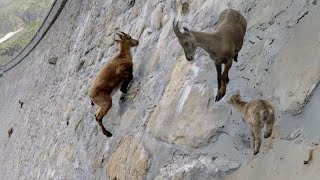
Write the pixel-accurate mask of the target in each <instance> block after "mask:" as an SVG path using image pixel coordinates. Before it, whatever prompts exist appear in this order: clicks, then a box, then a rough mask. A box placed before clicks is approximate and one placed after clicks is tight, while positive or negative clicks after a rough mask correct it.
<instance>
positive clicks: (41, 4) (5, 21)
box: [0, 0, 53, 64]
mask: <svg viewBox="0 0 320 180" xmlns="http://www.w3.org/2000/svg"><path fill="white" fill-rule="evenodd" d="M52 2H53V0H2V2H0V39H1V38H2V37H3V36H5V35H6V34H7V33H9V32H13V31H16V30H18V29H21V28H23V30H22V31H20V32H19V33H17V34H15V35H14V36H12V37H11V38H10V39H8V40H7V41H5V42H3V43H0V64H2V63H3V62H4V61H7V60H8V59H11V58H13V57H14V56H15V55H16V54H17V52H18V51H20V50H21V49H22V48H23V47H24V46H25V45H27V44H28V43H29V41H30V40H31V39H32V38H33V36H34V35H35V33H36V32H37V30H38V28H39V27H40V26H41V24H42V21H43V20H44V18H45V16H46V15H47V13H48V11H49V8H50V6H51V3H52Z"/></svg>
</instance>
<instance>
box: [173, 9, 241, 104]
mask: <svg viewBox="0 0 320 180" xmlns="http://www.w3.org/2000/svg"><path fill="white" fill-rule="evenodd" d="M246 28H247V21H246V19H245V18H244V17H243V16H242V15H241V14H240V13H239V12H238V11H236V10H233V9H227V10H224V11H223V12H222V13H221V15H220V17H219V20H218V22H217V24H216V26H215V29H214V31H213V32H211V33H209V32H198V31H191V30H189V29H188V28H186V27H183V29H184V32H183V33H182V32H180V30H179V22H176V23H175V20H174V21H173V31H174V33H175V34H176V36H177V37H178V40H179V43H180V45H181V46H182V48H183V50H184V53H185V56H186V58H187V60H188V61H192V60H193V59H194V55H195V52H196V48H197V47H198V46H200V47H202V48H203V49H204V50H205V51H206V52H208V54H209V56H210V58H211V59H212V60H214V62H215V66H216V71H217V79H218V94H217V96H216V99H215V101H219V100H220V99H221V98H222V97H223V96H224V95H225V94H226V89H227V84H228V82H229V75H228V73H229V69H230V68H231V65H232V60H233V59H234V61H236V62H237V61H238V60H237V59H238V53H239V51H240V49H241V47H242V44H243V38H244V35H245V32H246ZM222 64H225V66H224V71H223V73H222V75H221V65H222Z"/></svg>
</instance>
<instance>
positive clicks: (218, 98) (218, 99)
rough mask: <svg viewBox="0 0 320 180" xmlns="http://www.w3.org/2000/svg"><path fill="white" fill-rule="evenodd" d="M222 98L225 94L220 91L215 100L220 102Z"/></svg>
mask: <svg viewBox="0 0 320 180" xmlns="http://www.w3.org/2000/svg"><path fill="white" fill-rule="evenodd" d="M222 98H223V96H222V95H220V94H219V93H218V94H217V96H216V100H215V101H216V102H218V101H220V99H222Z"/></svg>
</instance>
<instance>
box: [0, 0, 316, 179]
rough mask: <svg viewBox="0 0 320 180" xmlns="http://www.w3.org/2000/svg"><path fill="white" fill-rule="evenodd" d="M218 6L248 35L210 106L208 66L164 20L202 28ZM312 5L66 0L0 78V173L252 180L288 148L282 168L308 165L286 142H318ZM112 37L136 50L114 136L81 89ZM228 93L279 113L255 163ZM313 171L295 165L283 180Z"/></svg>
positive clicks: (212, 79)
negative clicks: (122, 37)
mask: <svg viewBox="0 0 320 180" xmlns="http://www.w3.org/2000/svg"><path fill="white" fill-rule="evenodd" d="M59 2H60V3H61V2H62V0H61V1H59ZM226 8H234V9H237V10H239V11H240V12H241V13H242V14H243V15H244V16H245V17H246V18H247V20H248V29H247V33H246V36H245V42H244V46H243V49H242V50H241V51H240V54H239V59H238V60H239V62H238V63H234V64H233V67H232V68H231V70H230V83H229V85H228V90H227V95H226V97H225V98H223V99H222V100H221V101H220V102H214V101H213V99H214V97H215V93H216V91H217V89H216V87H217V84H216V72H215V69H214V64H213V62H212V60H211V59H210V58H209V56H208V55H207V54H206V53H205V52H204V51H203V50H202V49H200V48H199V49H198V50H197V53H196V56H195V59H196V60H195V61H193V62H188V61H186V60H185V58H184V54H183V51H182V48H181V47H180V45H179V43H178V41H177V39H176V37H175V36H174V33H173V31H172V21H173V19H174V18H177V19H179V20H180V22H181V23H182V24H183V25H184V26H187V27H188V28H190V29H193V30H201V31H211V30H212V29H213V26H214V24H215V22H216V21H217V19H218V16H219V14H220V13H221V12H222V11H223V10H224V9H226ZM319 10H320V7H319V3H318V2H317V1H315V0H313V1H309V0H301V1H294V0H283V1H267V0H248V1H244V0H236V1H235V0H227V1H223V2H222V1H205V0H199V1H188V0H183V1H171V0H168V1H155V0H149V1H145V0H144V1H129V2H125V1H116V0H107V1H105V0H104V1H102V0H92V1H80V0H68V1H67V2H66V4H65V6H64V8H63V9H62V11H61V14H60V15H59V16H58V17H57V20H56V21H55V22H54V23H53V24H52V26H50V28H49V30H48V32H47V33H46V34H45V36H44V37H43V38H39V40H40V42H39V43H34V44H33V45H34V47H35V48H29V49H28V48H27V49H26V51H25V52H23V53H22V54H24V55H27V56H26V58H24V59H23V57H22V56H21V57H18V58H17V59H16V60H15V61H20V60H22V61H21V63H20V64H18V65H17V66H15V67H14V68H12V69H11V70H8V71H6V72H4V73H3V74H2V77H0V92H1V93H0V120H1V121H0V122H1V126H0V127H1V131H0V143H1V144H2V145H3V146H1V151H0V153H1V156H0V174H1V175H2V177H3V179H108V178H115V177H117V178H120V179H123V178H125V179H140V178H141V179H220V178H223V176H226V175H227V176H226V177H225V178H231V179H237V177H244V176H243V175H248V176H247V177H248V179H255V177H256V176H255V174H250V173H248V172H247V171H245V170H242V169H247V168H250V165H251V163H255V162H256V161H257V162H260V161H261V162H263V161H265V160H264V159H267V161H268V163H267V164H266V165H265V166H264V164H263V163H262V164H261V166H260V167H257V168H261V169H262V170H263V169H265V168H270V167H272V166H273V165H274V164H275V165H276V164H277V163H279V161H278V160H274V158H275V157H277V154H279V153H281V154H286V153H287V152H288V151H289V153H288V155H287V156H286V157H288V161H284V162H283V163H284V164H281V167H285V166H286V165H288V164H290V163H292V160H294V158H296V159H299V160H300V159H306V158H305V153H304V151H303V153H302V151H300V150H295V149H296V148H295V147H297V148H299V147H301V148H310V147H313V146H315V144H316V143H318V141H319V137H320V133H319V131H318V128H317V127H319V125H320V123H319V119H318V118H319V116H318V115H319V112H318V107H319V103H318V102H319V98H320V93H319V92H320V91H319V87H318V86H316V84H318V82H319V74H318V72H317V71H318V70H319V60H318V59H317V55H318V52H319V43H318V42H319V39H318V38H316V37H317V32H319V31H318V29H317V28H318V25H317V23H315V20H316V19H317V17H318V16H319V15H318V14H317V12H319ZM56 12H57V11H56ZM52 16H54V14H53V15H52ZM47 27H48V26H44V27H43V28H47ZM117 30H122V31H124V32H127V33H129V34H130V35H132V37H133V38H137V39H139V41H140V44H139V46H138V47H136V48H134V49H133V50H132V54H133V61H134V81H133V83H132V84H131V86H130V89H129V94H130V95H128V96H125V100H124V101H123V100H120V97H121V96H122V94H121V93H120V92H119V93H117V94H115V95H114V97H113V107H112V109H111V110H110V111H109V113H108V114H107V116H106V117H105V118H104V121H103V123H104V124H105V126H106V127H107V129H109V130H110V131H111V132H112V133H113V135H114V136H113V137H112V138H106V137H105V136H104V135H103V134H102V133H101V132H100V129H98V126H97V123H96V122H95V120H94V111H95V108H93V107H92V106H91V105H90V100H89V98H88V96H87V92H88V88H89V86H90V83H91V81H92V79H93V77H94V76H95V74H96V73H97V72H98V71H99V69H100V68H101V66H102V65H103V64H105V63H107V62H108V59H109V58H110V57H112V56H113V54H114V53H115V52H116V51H117V47H116V45H115V44H114V43H113V41H112V39H113V36H114V32H115V31H117ZM40 31H44V29H40ZM300 42H303V43H305V45H303V44H300ZM312 48H314V49H312ZM298 50H299V51H298ZM29 52H30V53H29ZM288 53H291V54H288ZM52 57H56V58H57V59H58V61H57V62H56V65H55V66H53V65H51V64H49V63H48V61H49V59H50V58H52ZM290 58H291V59H292V60H290ZM302 60H303V62H307V63H302ZM13 64H14V63H13ZM308 65H310V66H308ZM9 67H10V66H9ZM300 67H301V69H300ZM5 69H7V67H5ZM1 70H2V71H3V69H1ZM301 72H306V73H301ZM295 77H297V78H295ZM236 90H240V92H241V94H242V95H243V97H244V99H246V100H251V99H253V98H258V97H259V98H261V97H262V98H265V99H269V100H270V101H272V102H273V104H274V105H275V106H276V107H277V115H278V118H277V123H276V126H275V130H274V133H273V135H272V138H269V139H264V140H263V144H262V148H261V152H260V153H259V154H258V155H257V156H253V155H252V153H253V152H252V150H251V148H250V132H249V129H248V128H247V126H246V124H244V123H243V121H242V120H241V118H240V114H239V113H238V112H236V111H235V110H233V109H231V107H230V106H229V105H228V104H227V103H226V100H228V98H229V97H230V96H231V95H232V94H233V93H234V92H236ZM290 90H292V93H290V92H289V91H290ZM19 101H20V102H23V106H22V108H21V106H20V104H19ZM307 102H309V103H307ZM297 103H298V106H295V105H294V104H297ZM292 104H293V105H292ZM297 112H300V114H298V115H296V114H297ZM292 114H295V115H296V116H292ZM11 127H12V128H13V133H12V135H11V137H10V138H9V137H8V130H9V129H10V128H11ZM298 128H301V130H296V129H298ZM290 135H291V136H290ZM308 143H309V144H308ZM310 143H314V145H313V146H311V145H310ZM290 144H295V145H292V146H291V145H290ZM293 146H294V147H293ZM314 152H316V153H318V151H316V150H315V151H314ZM295 156H297V157H295ZM291 158H293V159H291ZM318 161H319V159H318V157H317V156H314V161H313V162H318ZM281 163H282V161H281ZM311 163H312V161H311ZM269 164H270V165H269ZM259 165H260V164H259ZM315 165H316V164H315ZM240 167H241V168H240ZM310 167H312V168H313V167H314V165H311V166H310ZM238 168H240V170H239V171H236V170H237V169H238ZM312 168H311V169H307V168H304V167H303V166H300V165H299V166H296V168H293V169H292V173H291V174H290V177H293V178H298V177H300V176H299V175H296V176H295V174H296V172H298V171H299V172H303V173H302V174H307V173H308V172H309V171H313V170H314V169H312ZM270 169H272V168H270ZM234 171H236V172H235V174H234V175H231V176H228V175H229V174H231V173H233V172H234ZM268 172H269V171H268ZM283 172H286V170H285V169H284V170H283ZM288 172H289V171H288ZM313 172H314V174H316V175H319V172H316V171H313ZM238 173H239V174H238ZM275 177H276V176H275ZM278 177H280V176H278ZM281 177H282V176H281ZM283 177H289V176H283ZM314 177H317V176H310V178H309V179H312V178H314ZM275 179H276V178H275ZM280 179H281V178H280Z"/></svg>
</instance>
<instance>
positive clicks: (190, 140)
mask: <svg viewBox="0 0 320 180" xmlns="http://www.w3.org/2000/svg"><path fill="white" fill-rule="evenodd" d="M199 61H201V60H200V59H199ZM207 77H209V75H208V71H206V69H201V68H200V67H198V66H196V65H191V64H190V63H189V62H186V61H185V59H184V56H180V57H179V58H178V59H177V63H176V65H175V67H174V69H173V72H172V74H171V78H170V81H169V83H168V85H167V87H166V90H165V93H164V94H163V96H162V98H161V100H160V102H159V104H158V106H157V108H156V109H155V111H154V113H153V114H152V116H151V118H150V123H149V128H150V132H151V133H152V134H153V135H154V136H155V137H157V138H159V139H161V140H163V141H167V142H171V143H176V144H183V145H188V146H191V147H198V146H200V145H206V144H207V143H209V140H211V139H212V138H213V137H214V136H217V135H219V134H220V133H222V130H221V127H222V126H224V125H225V122H226V120H227V117H228V108H226V107H223V106H222V105H219V104H218V103H214V102H213V101H214V99H212V97H213V96H214V94H213V92H214V91H215V89H214V86H213V84H212V83H207V79H206V78H207ZM180 89H183V91H180ZM172 97H177V98H172ZM173 107H174V108H173Z"/></svg>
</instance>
